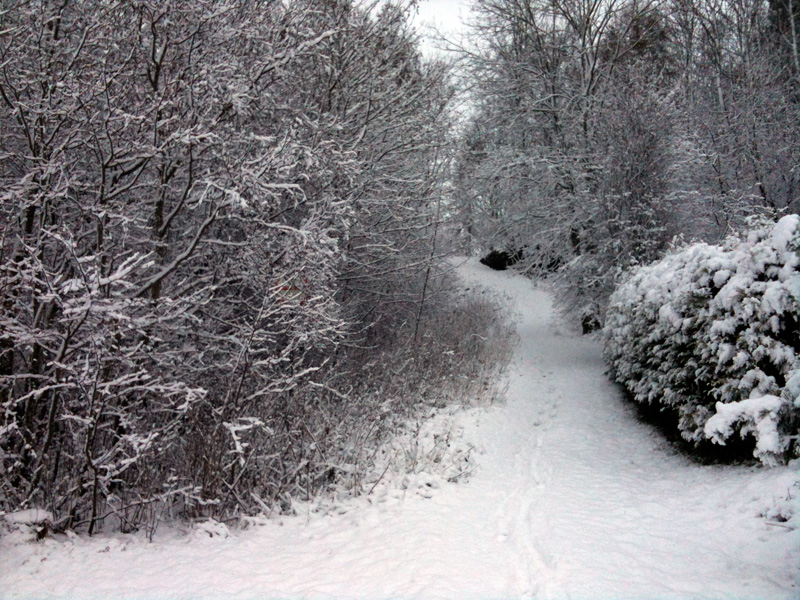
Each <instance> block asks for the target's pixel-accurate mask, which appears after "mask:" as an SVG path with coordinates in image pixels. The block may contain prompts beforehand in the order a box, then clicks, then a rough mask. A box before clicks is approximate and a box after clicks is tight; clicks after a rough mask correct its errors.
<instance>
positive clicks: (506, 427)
mask: <svg viewBox="0 0 800 600" xmlns="http://www.w3.org/2000/svg"><path fill="white" fill-rule="evenodd" d="M460 271H461V273H462V274H463V275H464V277H465V278H466V279H467V280H468V281H469V282H470V285H471V287H473V288H475V286H476V283H481V284H485V285H488V286H491V287H492V288H496V289H501V290H503V291H505V292H506V293H507V294H508V295H509V297H510V298H512V299H513V302H514V303H515V304H516V310H517V311H518V313H519V319H518V324H517V330H518V334H519V337H520V343H519V347H518V349H517V352H516V355H515V362H514V364H513V366H512V368H511V370H510V373H509V376H508V391H507V400H506V402H505V404H503V405H495V406H491V407H482V408H480V407H479V408H471V409H468V410H463V411H449V412H446V414H444V415H440V416H439V417H436V418H435V419H434V420H433V421H431V422H430V423H429V424H428V425H427V426H428V427H436V426H437V423H438V424H439V425H440V426H441V427H446V429H447V431H446V432H444V433H447V434H448V435H451V436H452V437H453V439H454V444H455V445H457V446H460V447H465V446H469V447H471V448H473V452H472V458H471V460H472V461H473V462H474V466H475V467H476V468H475V470H474V471H473V472H472V473H471V474H470V475H469V479H468V480H467V481H463V480H464V479H466V477H463V478H460V479H458V480H457V481H460V483H448V482H447V480H446V479H445V478H442V477H437V476H434V475H431V474H426V473H425V472H412V473H410V474H409V475H408V476H406V477H405V478H403V477H398V478H396V479H392V480H386V481H385V482H382V484H381V485H380V486H377V487H376V489H375V490H374V492H373V493H372V494H371V495H369V496H367V497H362V498H358V499H350V500H347V501H342V502H339V503H337V504H335V505H333V506H332V507H331V510H328V511H327V513H326V514H317V513H314V512H311V508H312V507H311V506H307V507H303V506H298V507H297V509H298V511H299V512H300V514H299V515H298V516H294V517H282V518H277V517H273V518H271V519H251V520H249V523H250V524H251V526H250V527H248V528H247V529H245V530H240V529H236V528H234V527H229V526H226V525H225V524H222V523H217V522H205V523H200V524H198V525H196V526H195V527H193V528H186V527H184V528H183V530H181V528H179V527H172V528H167V527H166V526H164V525H162V526H161V528H160V530H159V532H158V533H157V534H156V536H155V541H154V542H153V543H148V542H147V540H146V537H145V536H144V535H143V534H137V535H122V534H115V535H99V536H95V537H93V538H86V537H83V536H75V535H69V536H56V537H55V538H51V539H46V540H44V541H43V542H40V543H31V542H27V543H20V542H18V541H15V540H14V539H13V537H12V536H8V535H6V536H3V537H2V538H0V590H2V592H0V596H2V597H3V598H4V599H12V598H69V599H74V600H77V599H81V598H107V599H113V598H120V599H121V598H148V599H160V598H164V599H166V598H170V599H183V598H186V599H188V598H204V599H217V598H220V599H222V598H226V599H228V598H230V599H251V598H285V599H299V598H314V599H328V598H331V599H332V598H338V599H362V598H364V599H366V598H370V599H388V598H413V599H437V598H442V599H444V598H459V599H470V598H481V599H485V598H539V599H566V598H574V599H576V600H581V599H592V600H602V599H605V598H615V599H641V598H650V599H676V600H677V599H680V600H689V599H701V598H702V599H704V600H707V599H744V598H758V599H759V600H768V599H790V598H797V597H798V590H799V589H800V588H798V581H797V575H798V572H797V567H798V565H799V564H800V533H799V530H798V527H799V526H800V517H798V515H797V514H796V513H795V507H794V504H795V499H796V496H797V495H798V494H800V489H798V487H797V484H798V481H799V480H800V461H793V462H792V463H790V465H789V466H785V467H777V468H773V469H764V468H755V467H731V466H728V467H720V466H701V465H697V464H694V463H692V462H690V461H689V460H688V459H686V458H685V457H683V456H681V455H678V454H676V453H675V452H674V451H672V450H671V447H670V446H669V445H668V444H667V443H666V442H665V441H664V440H663V439H662V438H661V437H659V435H658V434H657V433H655V432H653V431H652V429H650V428H649V427H648V426H645V425H642V424H640V423H638V422H637V421H636V420H635V418H634V416H633V411H632V409H631V408H630V407H629V406H628V405H627V404H626V403H625V402H624V401H623V400H622V399H621V395H620V392H619V391H618V389H617V387H615V386H614V385H613V384H611V383H610V382H609V381H608V379H607V378H606V377H605V375H604V365H603V362H602V360H601V349H600V346H599V344H598V343H597V342H596V341H593V340H590V339H585V338H581V337H576V336H575V335H574V334H573V333H571V332H570V330H569V329H568V328H566V327H564V326H562V325H560V324H559V323H558V322H557V321H556V319H555V317H554V316H553V311H552V306H551V300H550V296H549V294H548V293H547V292H546V291H544V290H542V289H537V288H536V287H535V286H534V285H532V284H531V283H530V282H529V281H527V280H526V279H524V278H522V277H520V276H518V275H515V274H512V273H508V272H505V273H497V272H493V271H490V270H489V269H488V268H486V267H483V266H482V265H480V264H478V263H477V261H472V260H470V261H468V262H467V263H466V264H465V265H463V266H462V267H461V268H460ZM456 438H457V439H456ZM228 525H230V524H228Z"/></svg>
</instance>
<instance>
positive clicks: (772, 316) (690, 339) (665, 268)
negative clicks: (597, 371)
mask: <svg viewBox="0 0 800 600" xmlns="http://www.w3.org/2000/svg"><path fill="white" fill-rule="evenodd" d="M798 249H800V217H798V215H789V216H786V217H783V218H782V219H781V220H780V221H779V222H778V223H777V224H774V225H773V226H770V227H763V228H760V229H757V230H754V231H751V232H750V233H749V234H748V235H747V237H745V238H730V239H728V240H727V241H726V242H725V243H724V244H722V245H719V246H713V245H708V244H696V245H693V246H690V247H687V248H685V249H683V250H681V251H678V252H675V253H673V254H670V255H668V256H667V257H666V258H664V259H663V260H661V261H659V262H656V263H654V264H652V265H649V266H645V267H640V268H637V269H636V270H634V271H633V272H632V273H631V275H630V276H629V277H628V278H627V279H626V281H624V282H623V283H622V284H621V285H620V287H619V288H617V290H616V291H615V292H614V294H613V295H612V297H611V300H610V305H609V310H608V315H607V319H606V325H605V328H604V330H603V331H604V340H605V350H604V358H605V360H606V362H607V363H608V365H609V367H610V369H609V372H610V375H611V377H612V378H613V379H614V380H615V381H617V382H619V383H621V384H622V385H623V386H625V388H626V389H627V390H628V391H629V392H630V394H631V395H632V396H633V398H634V399H635V400H636V401H638V402H641V403H648V404H654V405H656V406H659V407H660V408H661V409H662V410H668V411H674V412H675V413H676V414H677V416H678V428H679V430H680V433H681V435H682V436H683V437H684V438H685V439H687V440H689V441H691V442H694V443H695V444H699V443H701V442H703V441H707V440H711V441H712V442H715V443H718V444H725V443H726V441H730V440H733V439H737V438H740V439H742V440H744V439H747V438H750V437H751V436H752V439H754V441H755V450H754V455H755V456H756V457H757V458H759V459H760V460H761V461H762V462H763V463H765V464H776V463H779V462H781V461H783V460H785V459H787V458H789V457H791V456H796V455H797V454H798V449H800V444H798V442H797V434H798V423H799V422H800V267H799V264H800V260H799V259H798Z"/></svg>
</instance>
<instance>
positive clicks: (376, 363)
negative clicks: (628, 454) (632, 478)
mask: <svg viewBox="0 0 800 600" xmlns="http://www.w3.org/2000/svg"><path fill="white" fill-rule="evenodd" d="M416 4H417V2H415V1H413V0H412V1H408V2H400V3H393V2H377V1H376V2H358V1H356V0H193V1H192V2H184V1H182V0H58V1H55V0H2V1H0V158H1V159H2V160H0V512H6V513H9V515H13V514H16V515H27V517H26V518H27V519H28V520H34V521H36V520H37V519H38V517H37V519H34V518H33V517H32V516H31V515H32V514H33V513H25V512H21V511H36V512H35V515H47V520H48V521H49V527H50V528H51V529H52V530H54V531H57V532H63V531H70V530H74V531H79V532H86V533H88V534H93V533H95V532H98V531H100V530H101V529H104V530H107V529H113V530H120V531H123V532H129V531H134V530H142V529H144V530H145V531H148V532H150V533H152V532H153V531H154V530H155V528H156V527H157V525H158V523H159V522H162V521H164V520H185V519H201V518H203V519H206V518H214V519H217V520H225V519H231V520H232V519H236V518H238V517H245V516H252V515H259V514H260V515H276V514H281V513H291V512H292V511H293V506H294V504H295V502H297V501H300V500H303V501H308V500H311V499H313V498H316V497H320V496H326V495H336V496H337V497H345V496H346V497H357V496H359V495H362V494H369V493H370V492H371V491H372V490H373V489H375V486H376V485H377V484H378V482H379V481H380V479H381V477H382V468H383V464H384V463H382V462H381V460H382V459H381V458H380V457H381V455H380V454H379V452H378V449H379V448H381V447H382V446H381V444H383V443H384V442H386V440H387V439H390V438H391V436H392V435H393V434H394V433H396V432H397V431H398V429H400V428H401V427H403V424H404V423H407V422H408V420H409V419H413V418H416V417H418V416H419V415H420V414H422V411H423V410H425V409H430V408H431V407H443V406H446V405H448V404H452V403H489V402H491V401H492V400H494V399H495V398H499V397H500V395H501V394H500V392H501V391H502V378H501V375H502V372H503V369H504V367H505V365H506V363H507V362H508V361H509V356H510V353H511V351H512V345H513V341H514V335H513V334H512V329H511V327H510V325H509V317H510V316H511V315H510V313H511V310H510V309H509V307H508V306H507V305H506V304H504V301H503V299H502V297H490V295H489V294H484V295H475V294H465V293H464V292H463V285H462V284H460V283H458V281H457V279H456V278H455V277H454V275H453V274H452V273H451V272H450V271H451V270H452V269H451V267H450V263H448V262H447V260H446V259H447V257H448V256H450V255H452V254H454V253H465V254H469V255H474V256H478V255H482V254H484V253H486V252H488V251H490V250H491V249H501V250H507V251H510V252H512V253H513V252H516V253H518V254H517V255H518V256H521V257H522V259H521V260H520V262H519V263H518V264H517V265H515V267H514V268H515V269H517V270H518V271H519V272H522V273H524V274H526V275H527V276H530V277H533V278H542V279H544V280H545V281H546V285H548V286H550V287H551V288H552V289H553V290H554V292H555V297H556V299H557V303H558V306H559V307H560V310H561V313H562V315H563V318H564V320H565V322H566V323H570V324H572V325H573V326H574V327H576V328H577V329H580V328H581V325H583V328H584V329H585V330H587V331H590V330H593V329H601V328H603V327H604V326H605V329H604V332H603V333H602V337H603V339H604V340H605V344H606V352H605V358H606V360H607V362H608V366H609V374H610V375H611V376H612V377H613V378H614V379H615V380H616V381H618V382H619V383H621V384H622V385H623V386H624V387H625V388H626V390H627V391H628V393H629V394H630V396H631V397H632V398H633V399H634V400H636V401H638V402H642V403H645V404H650V405H655V406H657V407H663V408H664V410H665V412H666V413H668V414H669V415H671V416H673V417H674V419H675V424H674V426H675V427H677V430H678V431H679V432H680V435H682V436H683V438H684V439H686V440H687V441H689V442H692V443H698V444H699V443H701V442H707V443H714V444H722V443H726V442H730V441H733V440H734V439H739V441H741V442H743V443H744V446H745V447H746V448H745V451H744V455H743V456H744V458H749V459H752V458H753V456H755V457H756V458H757V459H759V460H760V461H761V462H762V463H765V464H768V465H777V464H781V463H785V462H786V461H788V460H791V459H792V458H794V457H796V456H797V455H798V450H800V444H798V424H800V333H798V331H800V329H799V327H800V326H799V323H800V262H799V261H798V250H799V249H800V221H799V220H798V217H797V216H796V215H795V214H794V213H798V212H800V50H799V48H800V1H798V0H479V1H476V2H475V3H474V6H473V13H472V22H471V24H470V27H471V34H470V35H469V36H468V38H466V39H468V40H469V44H466V43H460V42H455V41H451V42H444V45H445V46H447V48H448V50H449V52H447V53H442V54H438V55H437V58H430V57H426V56H423V55H422V54H421V52H420V49H419V48H420V47H419V39H418V34H417V33H416V32H415V30H414V29H413V27H412V26H411V25H410V22H411V17H412V15H413V12H414V10H415V9H416ZM465 107H466V108H465ZM748 444H749V446H748ZM740 458H742V457H740ZM386 468H387V469H388V468H389V467H388V465H387V466H386ZM38 511H41V513H40V512H38ZM28 517H29V518H28ZM15 518H16V517H15ZM20 519H22V520H25V519H23V517H19V519H17V520H20ZM12 520H13V519H12ZM38 520H39V521H43V520H44V517H42V518H41V519H38ZM9 522H11V521H9Z"/></svg>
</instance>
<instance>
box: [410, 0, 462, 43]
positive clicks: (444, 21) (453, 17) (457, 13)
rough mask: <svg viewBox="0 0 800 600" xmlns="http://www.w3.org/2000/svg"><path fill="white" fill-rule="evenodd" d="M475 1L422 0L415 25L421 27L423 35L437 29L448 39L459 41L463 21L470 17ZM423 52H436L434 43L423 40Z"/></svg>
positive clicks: (420, 30)
mask: <svg viewBox="0 0 800 600" xmlns="http://www.w3.org/2000/svg"><path fill="white" fill-rule="evenodd" d="M472 1H473V0H421V1H420V3H419V15H418V16H417V18H416V19H415V24H416V25H417V26H418V27H419V32H420V34H421V35H423V36H425V35H426V34H427V33H429V32H430V28H431V27H435V28H437V29H438V30H439V31H441V32H442V33H443V34H444V35H445V36H446V37H448V38H454V39H458V38H459V35H460V33H461V29H462V20H463V19H466V18H467V16H468V15H469V7H470V5H471V4H472ZM422 50H423V52H433V51H435V50H434V49H433V46H432V42H430V41H428V40H426V39H423V44H422Z"/></svg>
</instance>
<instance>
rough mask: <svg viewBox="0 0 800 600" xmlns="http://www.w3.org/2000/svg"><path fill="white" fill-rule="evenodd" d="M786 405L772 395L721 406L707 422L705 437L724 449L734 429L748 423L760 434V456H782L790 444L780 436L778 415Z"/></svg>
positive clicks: (717, 406)
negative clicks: (737, 425)
mask: <svg viewBox="0 0 800 600" xmlns="http://www.w3.org/2000/svg"><path fill="white" fill-rule="evenodd" d="M783 404H784V402H783V400H782V399H781V398H778V397H777V396H770V395H767V396H762V397H760V398H748V399H747V400H741V401H739V402H730V403H728V404H723V403H722V402H717V405H716V410H717V413H716V414H715V415H714V416H713V417H711V418H710V419H709V420H708V421H706V424H705V428H704V429H705V433H706V435H707V436H708V437H710V438H711V439H713V440H714V441H715V442H717V443H718V444H723V445H724V444H725V440H726V439H727V438H729V437H730V436H731V435H732V434H733V428H732V427H731V426H732V425H733V424H734V423H736V422H738V421H744V422H745V423H747V426H748V427H750V428H752V429H754V430H755V431H756V432H757V435H756V439H757V440H758V443H757V444H756V456H762V455H768V454H770V453H772V454H780V453H781V452H783V450H784V449H785V445H786V443H787V442H786V441H785V440H782V439H781V436H780V434H779V433H778V412H779V411H780V410H781V408H782V407H783Z"/></svg>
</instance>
